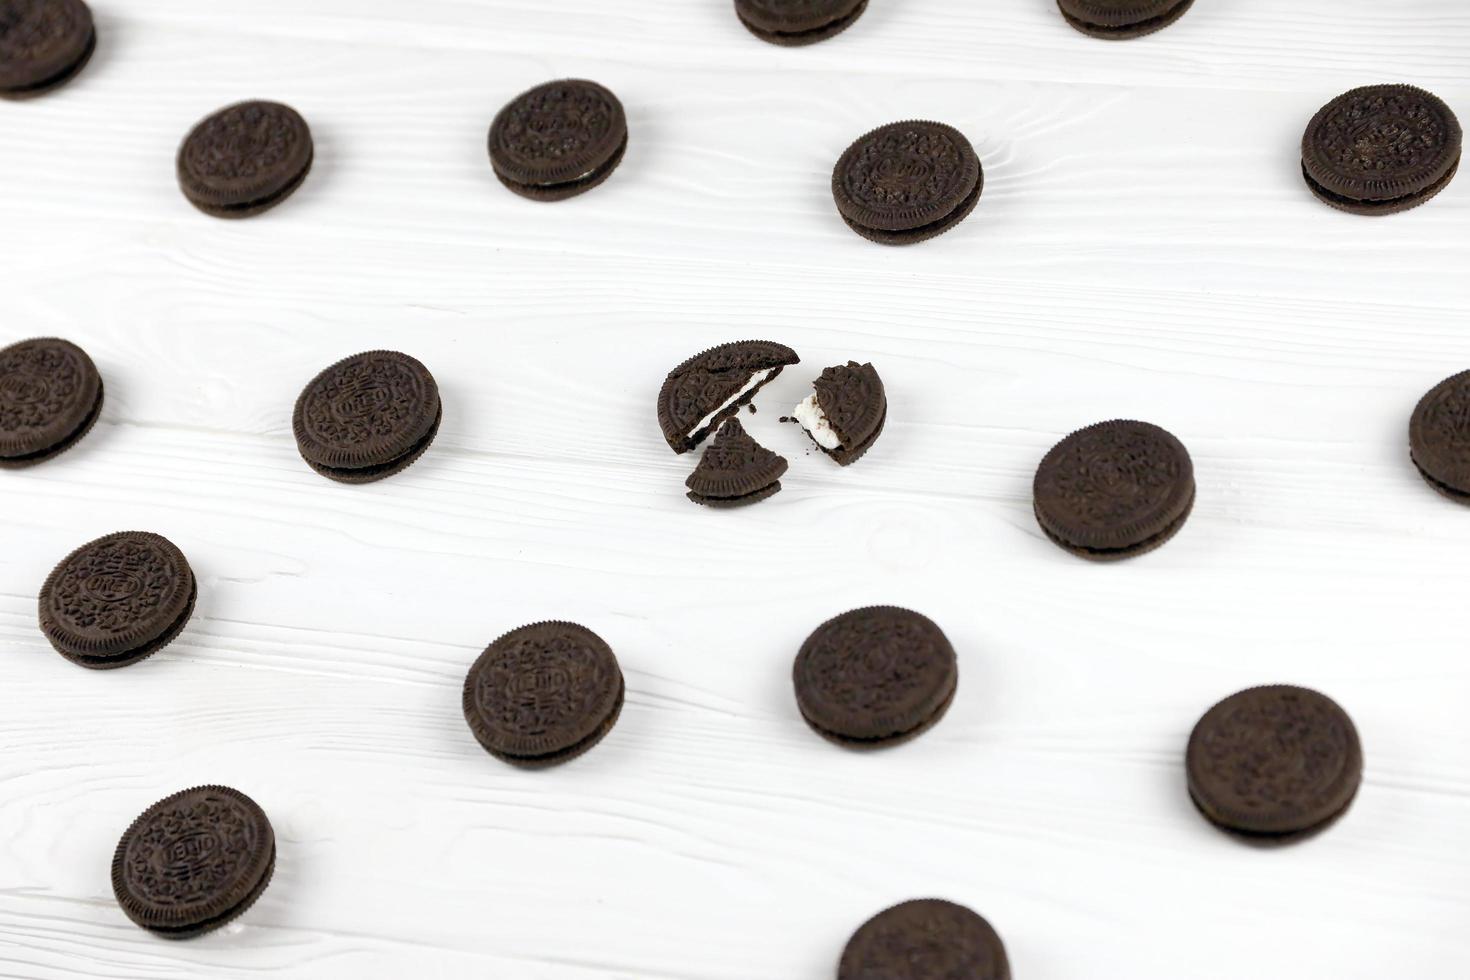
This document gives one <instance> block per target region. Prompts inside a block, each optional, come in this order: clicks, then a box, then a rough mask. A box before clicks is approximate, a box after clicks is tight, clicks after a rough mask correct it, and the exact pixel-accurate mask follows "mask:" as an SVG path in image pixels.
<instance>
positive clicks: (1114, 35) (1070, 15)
mask: <svg viewBox="0 0 1470 980" xmlns="http://www.w3.org/2000/svg"><path fill="white" fill-rule="evenodd" d="M1193 5H1194V0H1057V6H1058V7H1059V8H1061V11H1062V16H1063V17H1065V18H1066V19H1067V23H1069V24H1071V25H1072V26H1073V27H1075V28H1077V30H1079V31H1081V32H1082V33H1083V34H1088V35H1091V36H1092V37H1101V38H1106V39H1108V40H1111V41H1124V40H1127V39H1128V38H1133V37H1143V36H1144V35H1145V34H1152V33H1153V32H1154V31H1157V30H1161V29H1163V28H1165V27H1168V26H1169V25H1170V24H1172V23H1174V22H1175V21H1176V20H1178V19H1179V18H1180V17H1183V16H1184V12H1185V11H1187V10H1188V9H1189V8H1190V7H1192V6H1193Z"/></svg>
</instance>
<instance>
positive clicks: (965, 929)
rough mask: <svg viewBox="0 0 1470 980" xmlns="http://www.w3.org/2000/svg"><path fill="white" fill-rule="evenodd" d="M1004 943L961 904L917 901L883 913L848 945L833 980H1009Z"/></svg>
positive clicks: (925, 900) (981, 919) (853, 936)
mask: <svg viewBox="0 0 1470 980" xmlns="http://www.w3.org/2000/svg"><path fill="white" fill-rule="evenodd" d="M1010 977H1011V967H1010V961H1009V960H1008V959H1007V957H1006V948H1005V944H1004V943H1002V942H1001V939H1000V936H999V935H998V934H997V933H996V931H995V929H994V928H993V927H992V926H991V925H990V923H989V922H987V921H985V919H983V918H982V917H981V916H979V915H977V914H975V913H974V912H972V911H970V910H969V909H967V908H965V907H964V906H963V905H956V904H955V903H954V902H947V901H944V900H943V899H938V898H920V899H915V900H913V901H910V902H904V903H902V904H901V905H895V906H894V907H893V908H890V909H886V910H885V911H882V912H879V913H878V914H877V915H875V916H873V917H872V918H871V919H869V920H868V921H867V922H865V923H863V925H862V926H860V927H859V928H858V930H857V932H855V933H853V935H852V938H851V939H850V940H848V943H847V947H846V948H845V949H844V950H843V951H842V960H841V962H840V963H839V964H838V966H837V980H1010Z"/></svg>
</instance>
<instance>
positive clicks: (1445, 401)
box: [1409, 371, 1470, 504]
mask: <svg viewBox="0 0 1470 980" xmlns="http://www.w3.org/2000/svg"><path fill="white" fill-rule="evenodd" d="M1409 454H1410V457H1411V458H1412V459H1413V460H1414V465H1415V466H1417V467H1418V468H1419V473H1420V475H1422V476H1423V477H1424V479H1425V480H1426V481H1427V482H1428V483H1429V485H1430V486H1431V487H1433V488H1434V489H1436V490H1438V491H1439V492H1440V493H1442V494H1444V495H1445V496H1446V497H1448V498H1449V499H1451V500H1453V501H1455V502H1456V503H1461V504H1470V371H1462V372H1460V373H1459V374H1457V375H1455V376H1454V377H1452V378H1446V379H1445V380H1443V381H1441V382H1440V383H1439V384H1437V385H1435V386H1434V387H1433V388H1431V389H1430V390H1429V391H1428V393H1427V394H1425V396H1424V397H1423V398H1421V399H1420V400H1419V404H1418V405H1417V406H1415V408H1414V414H1413V416H1412V417H1411V418H1410V419H1409Z"/></svg>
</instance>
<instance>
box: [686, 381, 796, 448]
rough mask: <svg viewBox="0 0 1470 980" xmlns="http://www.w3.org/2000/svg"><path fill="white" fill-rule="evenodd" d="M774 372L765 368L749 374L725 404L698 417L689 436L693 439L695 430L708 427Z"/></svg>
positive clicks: (699, 430) (698, 430)
mask: <svg viewBox="0 0 1470 980" xmlns="http://www.w3.org/2000/svg"><path fill="white" fill-rule="evenodd" d="M775 373H776V369H775V368H766V370H764V371H757V372H755V374H752V375H751V376H750V380H749V381H747V382H745V387H744V388H741V389H740V390H739V391H737V392H735V394H733V395H731V396H730V397H729V398H728V399H726V401H725V404H723V405H721V406H720V407H719V408H717V409H715V410H714V411H713V412H710V413H709V414H708V415H706V416H705V417H704V418H702V419H700V420H699V424H698V425H696V426H695V427H694V428H692V429H690V430H689V438H691V439H693V438H694V434H695V433H696V432H703V431H704V430H705V429H707V428H709V427H710V426H711V425H712V424H713V423H714V421H715V419H716V418H717V417H718V416H719V414H720V413H721V412H723V411H725V410H726V409H728V408H729V407H730V406H731V405H733V404H735V403H736V402H738V401H739V400H740V399H742V398H744V397H745V396H746V395H748V394H750V393H751V392H752V391H754V390H755V389H756V388H758V387H759V386H761V385H762V384H764V383H765V381H766V379H767V378H769V377H770V376H771V375H773V374H775Z"/></svg>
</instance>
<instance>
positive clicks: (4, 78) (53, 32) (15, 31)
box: [0, 0, 97, 99]
mask: <svg viewBox="0 0 1470 980" xmlns="http://www.w3.org/2000/svg"><path fill="white" fill-rule="evenodd" d="M96 49H97V30H96V27H95V26H94V24H93V22H92V10H91V8H90V7H88V6H87V5H86V4H85V3H83V2H82V0H0V99H29V98H33V97H35V96H37V95H44V94H45V93H47V92H50V91H52V90H53V89H56V88H59V87H61V86H62V85H64V84H66V83H67V82H69V81H71V80H72V79H73V78H75V77H76V75H77V73H78V72H80V71H81V70H82V69H83V68H85V67H86V65H87V62H88V61H90V60H92V52H93V51H95V50H96Z"/></svg>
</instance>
